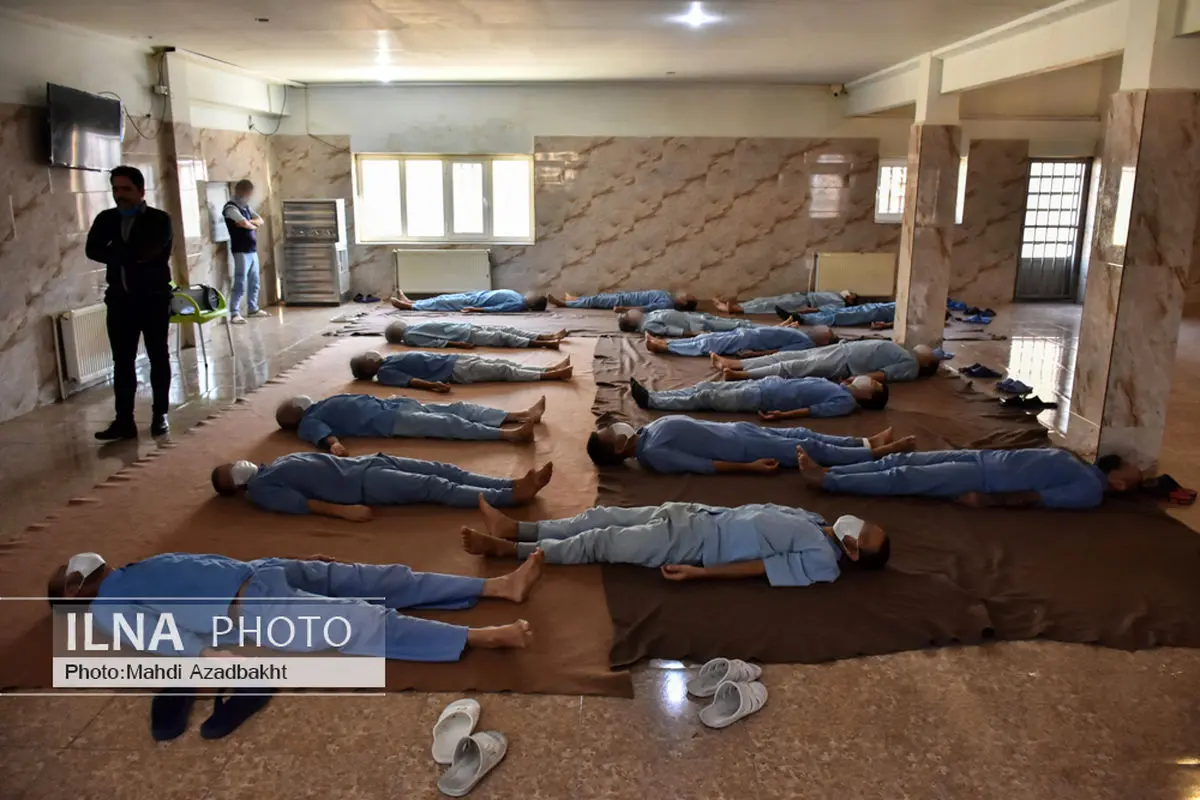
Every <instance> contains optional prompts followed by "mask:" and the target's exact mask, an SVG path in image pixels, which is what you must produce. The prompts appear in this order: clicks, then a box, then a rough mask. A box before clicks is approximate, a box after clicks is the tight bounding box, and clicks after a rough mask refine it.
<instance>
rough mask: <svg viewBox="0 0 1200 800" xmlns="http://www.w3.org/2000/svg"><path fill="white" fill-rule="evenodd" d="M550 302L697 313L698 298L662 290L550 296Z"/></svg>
mask: <svg viewBox="0 0 1200 800" xmlns="http://www.w3.org/2000/svg"><path fill="white" fill-rule="evenodd" d="M549 297H550V302H551V303H553V304H554V305H556V306H559V307H565V308H607V309H612V310H613V311H618V312H621V311H632V310H633V309H635V308H640V309H641V310H642V311H658V310H659V309H664V308H673V309H675V310H676V311H695V310H696V296H695V295H694V294H688V293H687V292H674V293H672V292H665V291H662V290H661V289H650V290H647V291H640V292H603V293H601V294H593V295H585V296H583V297H577V296H575V295H571V294H568V295H563V297H561V298H558V297H555V296H554V295H550V296H549Z"/></svg>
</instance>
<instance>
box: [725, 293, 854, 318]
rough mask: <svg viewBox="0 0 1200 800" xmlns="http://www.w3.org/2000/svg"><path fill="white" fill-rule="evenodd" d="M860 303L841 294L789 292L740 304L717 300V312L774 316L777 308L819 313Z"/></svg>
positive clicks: (796, 311) (852, 297)
mask: <svg viewBox="0 0 1200 800" xmlns="http://www.w3.org/2000/svg"><path fill="white" fill-rule="evenodd" d="M857 303H858V295H856V294H855V293H854V292H851V291H847V290H842V291H840V292H789V293H788V294H777V295H773V296H771V297H755V298H754V299H752V300H743V301H741V302H738V301H737V300H736V299H730V300H717V310H719V311H724V312H725V313H726V314H774V313H775V309H776V308H783V309H786V310H788V311H792V312H795V313H802V312H808V311H817V310H819V309H822V308H825V307H827V306H837V307H839V308H840V307H842V306H852V305H856V304H857Z"/></svg>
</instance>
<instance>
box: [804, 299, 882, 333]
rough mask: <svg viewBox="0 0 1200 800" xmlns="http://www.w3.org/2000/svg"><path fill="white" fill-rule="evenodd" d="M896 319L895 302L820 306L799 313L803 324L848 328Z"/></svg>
mask: <svg viewBox="0 0 1200 800" xmlns="http://www.w3.org/2000/svg"><path fill="white" fill-rule="evenodd" d="M895 319H896V304H895V303H860V304H859V305H856V306H846V307H844V308H839V307H836V306H833V307H828V308H822V309H821V310H820V311H816V312H814V313H812V314H801V315H800V321H801V322H803V323H804V324H805V325H829V326H831V327H841V328H849V327H853V326H855V325H870V324H871V323H872V322H887V323H891V322H893V321H895Z"/></svg>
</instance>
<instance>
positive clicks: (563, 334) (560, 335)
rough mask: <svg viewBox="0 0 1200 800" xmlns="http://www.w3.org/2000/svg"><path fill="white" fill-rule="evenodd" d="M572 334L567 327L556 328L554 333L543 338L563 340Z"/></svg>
mask: <svg viewBox="0 0 1200 800" xmlns="http://www.w3.org/2000/svg"><path fill="white" fill-rule="evenodd" d="M570 335H571V332H570V331H568V330H567V329H566V328H560V329H559V330H556V331H555V332H554V333H548V334H546V335H545V336H543V337H542V338H543V339H557V340H559V341H560V342H561V341H562V340H563V339H565V338H567V337H568V336H570Z"/></svg>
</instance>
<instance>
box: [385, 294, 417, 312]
mask: <svg viewBox="0 0 1200 800" xmlns="http://www.w3.org/2000/svg"><path fill="white" fill-rule="evenodd" d="M388 302H389V303H391V304H392V305H393V306H395V307H396V308H399V309H401V310H403V311H409V310H411V309H412V307H413V304H412V300H409V299H408V298H407V297H405V296H404V293H403V292H402V293H401V294H400V296H399V297H391V298H388Z"/></svg>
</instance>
